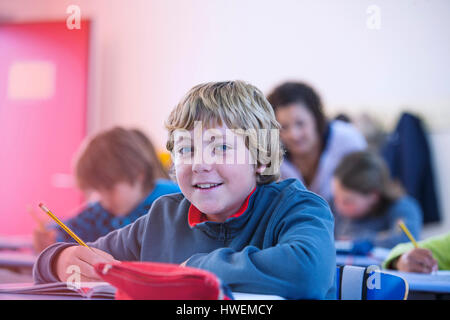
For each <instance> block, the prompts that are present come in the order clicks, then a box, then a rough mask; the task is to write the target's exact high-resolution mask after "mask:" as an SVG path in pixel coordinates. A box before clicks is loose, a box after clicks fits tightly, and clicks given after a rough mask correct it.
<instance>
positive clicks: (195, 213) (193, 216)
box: [188, 187, 256, 227]
mask: <svg viewBox="0 0 450 320" xmlns="http://www.w3.org/2000/svg"><path fill="white" fill-rule="evenodd" d="M255 190H256V187H255V188H254V189H253V191H252V192H250V194H249V195H248V197H247V199H245V201H244V204H243V205H242V206H241V208H240V209H239V210H238V211H237V212H236V213H235V214H233V215H231V216H229V217H228V218H227V220H228V219H230V218H237V217H239V216H241V215H242V214H243V213H244V212H245V210H247V207H248V201H249V200H250V197H251V196H252V194H253V192H255ZM205 221H208V217H206V214H204V213H203V212H201V211H200V210H198V209H197V208H196V207H195V206H194V205H193V204H191V206H190V207H189V212H188V222H189V225H190V226H191V227H194V226H195V225H196V224H199V223H202V222H205Z"/></svg>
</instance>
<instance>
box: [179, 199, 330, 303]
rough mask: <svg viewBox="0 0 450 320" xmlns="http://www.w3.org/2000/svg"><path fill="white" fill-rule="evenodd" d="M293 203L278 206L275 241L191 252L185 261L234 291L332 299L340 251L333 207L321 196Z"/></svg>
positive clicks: (291, 297)
mask: <svg viewBox="0 0 450 320" xmlns="http://www.w3.org/2000/svg"><path fill="white" fill-rule="evenodd" d="M314 199H315V198H314ZM289 202H290V201H286V202H285V208H283V210H280V211H284V212H283V214H282V217H281V218H280V217H276V218H275V221H276V222H274V223H276V225H275V227H274V228H273V230H274V231H275V235H276V236H275V238H274V239H275V243H273V244H272V246H269V247H267V248H264V249H260V248H257V247H255V246H247V247H244V249H243V250H241V251H235V250H233V249H231V248H219V249H216V250H214V251H212V252H210V253H198V254H195V255H193V256H192V257H190V258H189V259H188V260H187V262H186V265H187V266H192V267H197V268H202V269H206V270H209V271H211V272H213V273H215V274H216V275H217V276H218V277H219V278H220V279H221V280H222V281H224V283H226V284H227V285H229V286H230V288H231V289H232V290H233V291H235V292H253V293H261V292H264V293H266V294H274V295H279V296H282V297H284V298H288V299H330V298H331V299H334V298H335V286H334V279H335V273H336V270H335V269H336V252H335V247H334V240H333V217H332V214H331V212H330V210H329V207H328V205H326V204H325V202H324V201H323V200H322V199H320V200H319V199H318V197H317V200H314V201H311V202H309V203H308V205H307V206H305V204H300V203H293V204H292V203H291V204H289ZM286 206H289V207H288V208H286ZM278 213H281V212H278ZM279 218H280V219H279Z"/></svg>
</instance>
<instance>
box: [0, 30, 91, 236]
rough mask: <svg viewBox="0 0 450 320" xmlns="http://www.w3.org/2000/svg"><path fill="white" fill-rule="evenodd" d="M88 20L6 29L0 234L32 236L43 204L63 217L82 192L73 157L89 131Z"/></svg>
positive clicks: (0, 36)
mask: <svg viewBox="0 0 450 320" xmlns="http://www.w3.org/2000/svg"><path fill="white" fill-rule="evenodd" d="M88 42H89V22H87V21H83V22H82V23H81V29H73V30H69V29H68V28H67V26H66V22H65V21H57V22H39V23H22V24H9V23H8V24H0V235H14V234H26V233H30V232H31V230H32V229H33V228H34V227H35V226H36V223H35V221H34V220H33V219H32V217H31V215H30V214H29V212H28V210H27V207H28V206H31V207H32V208H33V209H34V210H35V211H37V213H38V214H39V216H40V217H42V218H46V217H45V214H43V213H41V212H39V211H40V209H39V208H38V204H39V202H43V203H44V204H46V205H47V207H48V208H49V209H50V210H51V211H53V213H55V214H56V215H57V216H59V217H61V218H64V217H67V216H68V215H70V214H72V213H73V209H74V208H76V207H77V206H79V205H80V203H81V201H82V195H81V193H80V192H79V191H77V190H76V188H75V185H74V183H73V178H72V166H71V162H72V158H73V155H74V153H75V152H76V150H77V149H78V147H79V144H80V142H81V141H82V139H83V138H84V137H85V132H86V83H87V66H88Z"/></svg>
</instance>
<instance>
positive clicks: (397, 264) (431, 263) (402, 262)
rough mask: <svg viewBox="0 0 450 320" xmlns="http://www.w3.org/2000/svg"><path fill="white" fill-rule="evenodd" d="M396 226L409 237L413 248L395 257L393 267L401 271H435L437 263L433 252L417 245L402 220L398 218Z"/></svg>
mask: <svg viewBox="0 0 450 320" xmlns="http://www.w3.org/2000/svg"><path fill="white" fill-rule="evenodd" d="M398 226H399V227H400V228H401V229H402V231H403V232H404V233H405V234H406V236H407V237H408V238H409V240H410V241H411V243H412V244H413V246H414V248H413V249H411V250H409V251H408V252H406V253H404V254H402V255H401V256H400V257H399V258H398V259H396V260H395V261H394V263H393V266H394V268H395V269H397V270H399V271H403V272H417V273H431V272H433V271H436V270H437V269H438V264H437V261H436V260H435V259H434V258H433V253H432V252H431V251H430V250H428V249H425V248H420V247H419V245H418V243H417V241H416V239H414V237H413V236H412V234H411V232H410V231H409V229H408V228H407V227H406V225H405V223H404V222H403V221H401V220H400V221H399V222H398Z"/></svg>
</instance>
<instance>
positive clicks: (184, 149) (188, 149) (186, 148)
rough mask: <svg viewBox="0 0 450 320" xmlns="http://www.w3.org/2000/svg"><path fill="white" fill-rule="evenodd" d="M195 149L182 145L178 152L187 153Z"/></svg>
mask: <svg viewBox="0 0 450 320" xmlns="http://www.w3.org/2000/svg"><path fill="white" fill-rule="evenodd" d="M192 151H193V148H192V147H182V148H180V149H179V150H178V153H180V154H186V153H190V152H192Z"/></svg>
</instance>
